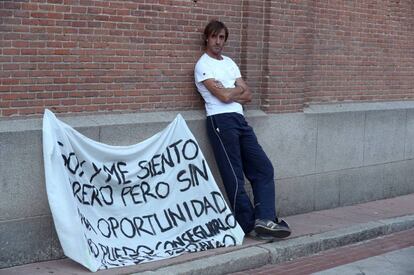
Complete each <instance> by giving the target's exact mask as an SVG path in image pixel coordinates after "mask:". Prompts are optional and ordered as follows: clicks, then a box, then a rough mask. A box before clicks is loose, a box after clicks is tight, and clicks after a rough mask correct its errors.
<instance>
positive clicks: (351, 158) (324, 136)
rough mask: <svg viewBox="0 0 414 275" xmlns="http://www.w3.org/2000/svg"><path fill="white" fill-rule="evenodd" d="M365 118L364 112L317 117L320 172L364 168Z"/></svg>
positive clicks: (317, 169)
mask: <svg viewBox="0 0 414 275" xmlns="http://www.w3.org/2000/svg"><path fill="white" fill-rule="evenodd" d="M364 118H365V117H364V113H363V112H357V113H335V114H322V115H318V138H317V152H316V171H317V172H326V171H332V170H340V169H345V168H353V167H360V166H362V163H363V145H364Z"/></svg>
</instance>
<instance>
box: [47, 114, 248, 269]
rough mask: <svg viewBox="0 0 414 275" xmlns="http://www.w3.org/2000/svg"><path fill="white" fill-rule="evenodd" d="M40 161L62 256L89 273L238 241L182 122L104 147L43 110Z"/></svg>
mask: <svg viewBox="0 0 414 275" xmlns="http://www.w3.org/2000/svg"><path fill="white" fill-rule="evenodd" d="M43 154H44V166H45V175H46V187H47V195H48V199H49V205H50V208H51V211H52V215H53V220H54V223H55V227H56V231H57V234H58V236H59V240H60V243H61V245H62V248H63V251H64V253H65V255H66V256H68V257H69V258H71V259H73V260H75V261H77V262H78V263H80V264H82V265H84V266H85V267H87V268H88V269H89V270H91V271H97V270H99V269H106V268H112V267H119V266H126V265H131V264H138V263H143V262H150V261H155V260H160V259H165V258H169V257H173V256H177V255H180V254H182V253H184V252H196V251H203V250H206V249H211V248H217V247H224V246H232V245H240V244H241V243H242V241H243V236H244V233H243V230H242V229H241V228H240V226H239V225H238V224H237V222H236V221H235V219H234V216H233V214H232V213H231V211H230V209H229V207H228V206H227V204H226V202H225V200H224V198H223V196H222V194H221V193H220V190H219V189H218V187H217V185H216V183H215V181H214V179H213V176H212V174H211V171H210V169H209V167H208V165H207V162H206V160H205V159H204V156H203V154H202V152H201V150H200V147H199V146H198V144H197V142H196V140H195V138H194V136H193V135H192V133H191V132H190V130H189V129H188V127H187V125H186V123H185V121H184V119H183V118H182V117H181V115H178V116H177V117H176V118H175V120H174V121H173V122H171V123H170V125H168V127H167V128H165V129H164V130H163V131H161V132H159V133H157V134H156V135H154V136H152V137H151V138H149V139H147V140H144V141H142V142H140V143H138V144H135V145H131V146H110V145H106V144H103V143H99V142H96V141H94V140H91V139H89V138H87V137H85V136H83V135H82V134H80V133H79V132H77V131H76V130H74V129H73V128H71V127H70V126H69V125H67V124H65V123H63V122H62V121H59V120H58V119H57V118H56V117H55V115H54V114H53V113H52V112H50V111H49V110H46V111H45V114H44V117H43Z"/></svg>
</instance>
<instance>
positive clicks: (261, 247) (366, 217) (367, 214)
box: [0, 194, 414, 275]
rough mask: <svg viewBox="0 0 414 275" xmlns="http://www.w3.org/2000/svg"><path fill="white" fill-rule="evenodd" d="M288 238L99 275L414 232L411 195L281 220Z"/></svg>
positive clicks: (14, 272)
mask: <svg viewBox="0 0 414 275" xmlns="http://www.w3.org/2000/svg"><path fill="white" fill-rule="evenodd" d="M285 219H286V220H287V221H288V222H289V224H290V225H291V227H292V229H293V234H292V236H291V237H289V238H288V239H285V240H281V241H278V242H274V243H265V242H263V241H257V240H253V239H251V238H246V239H245V241H244V244H243V245H242V246H239V247H231V248H220V249H213V250H209V251H204V252H199V253H192V254H186V255H182V256H179V257H176V258H172V259H168V260H162V261H157V262H152V263H147V264H141V265H136V266H130V267H124V268H116V269H109V270H103V271H98V272H96V273H95V274H97V275H108V274H134V273H140V272H143V274H207V273H208V274H226V273H231V272H238V271H242V270H248V269H253V268H259V267H263V266H265V265H268V264H277V263H283V262H287V261H289V260H293V259H296V258H299V257H303V256H309V255H313V254H316V253H319V252H322V251H325V250H328V249H331V248H336V247H341V246H346V245H349V244H353V243H357V242H360V241H364V240H369V239H373V238H376V237H378V236H383V235H387V234H392V233H395V232H400V231H404V230H409V229H411V228H414V194H411V195H406V196H400V197H396V198H392V199H386V200H379V201H374V202H368V203H364V204H359V205H354V206H346V207H341V208H335V209H329V210H322V211H315V212H311V213H306V214H301V215H295V216H290V217H286V218H285ZM0 274H1V275H3V274H10V275H19V274H33V275H37V274H59V275H60V274H62V275H69V274H71V275H82V274H91V272H89V271H88V270H86V269H85V268H83V267H82V266H80V265H79V264H77V263H75V262H73V261H72V260H70V259H61V260H55V261H47V262H39V263H34V264H27V265H23V266H17V267H12V268H6V269H0Z"/></svg>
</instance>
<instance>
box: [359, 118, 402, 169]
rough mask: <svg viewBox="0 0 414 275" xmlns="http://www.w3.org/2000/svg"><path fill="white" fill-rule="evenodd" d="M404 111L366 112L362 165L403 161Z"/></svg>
mask: <svg viewBox="0 0 414 275" xmlns="http://www.w3.org/2000/svg"><path fill="white" fill-rule="evenodd" d="M405 121H406V111H405V110H397V111H372V112H366V122H365V138H364V164H365V165H371V164H378V163H387V162H391V161H397V160H403V158H404V136H405Z"/></svg>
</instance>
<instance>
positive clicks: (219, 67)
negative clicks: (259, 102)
mask: <svg viewBox="0 0 414 275" xmlns="http://www.w3.org/2000/svg"><path fill="white" fill-rule="evenodd" d="M228 36H229V33H228V29H227V27H226V26H225V25H224V24H223V23H222V22H220V21H211V22H210V23H209V24H208V25H207V26H206V27H205V29H204V39H205V45H206V49H205V53H204V54H203V55H202V56H201V57H200V59H199V60H198V62H197V64H196V66H195V71H194V77H195V84H196V86H197V89H198V91H199V92H200V94H201V95H202V97H203V98H204V101H205V108H206V112H207V133H208V137H209V140H210V143H211V145H212V148H213V151H214V155H215V158H216V162H217V164H218V167H219V170H220V174H221V177H222V179H223V184H224V187H225V189H226V192H227V196H228V198H229V201H230V204H231V207H232V210H233V212H234V215H235V217H236V220H237V221H238V223H239V224H240V226H241V227H242V228H243V230H244V232H245V233H246V234H247V233H249V232H251V231H252V230H254V231H255V233H256V235H257V236H258V237H260V238H263V239H272V238H285V237H287V236H289V235H290V229H289V226H288V225H287V223H286V222H284V221H282V220H278V219H277V217H276V210H275V184H274V172H273V166H272V163H271V162H270V160H269V158H268V157H267V156H266V154H265V152H264V151H263V149H262V147H261V146H260V145H259V143H258V141H257V138H256V135H255V133H254V132H253V129H252V128H251V127H250V126H249V125H248V124H247V122H246V120H245V118H244V116H243V107H242V104H244V103H246V102H249V101H251V98H252V96H251V92H250V89H249V87H248V86H247V84H246V83H245V82H244V80H243V79H242V77H241V74H240V70H239V68H238V67H237V65H236V64H235V63H234V62H233V60H231V59H230V58H228V57H226V56H224V55H222V50H223V47H224V45H225V42H226V41H227V38H228ZM244 176H246V178H247V179H248V180H249V181H250V183H251V185H252V189H253V196H254V206H253V205H252V203H251V202H250V199H249V197H248V195H247V193H246V191H245V189H244Z"/></svg>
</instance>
